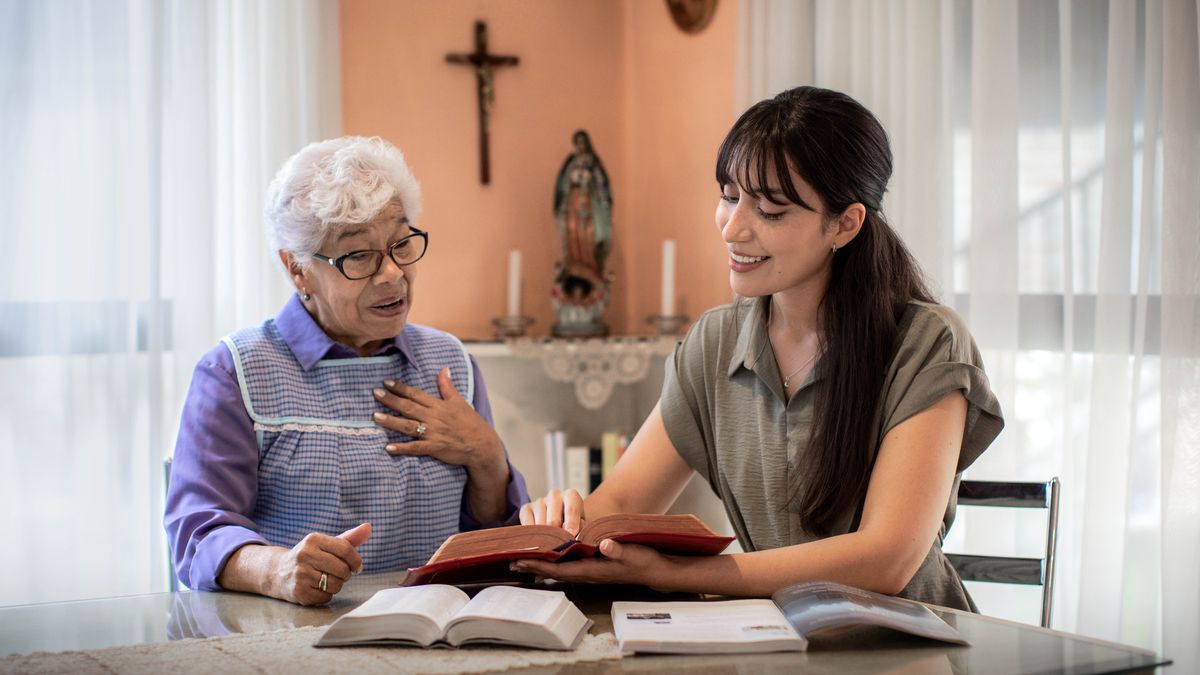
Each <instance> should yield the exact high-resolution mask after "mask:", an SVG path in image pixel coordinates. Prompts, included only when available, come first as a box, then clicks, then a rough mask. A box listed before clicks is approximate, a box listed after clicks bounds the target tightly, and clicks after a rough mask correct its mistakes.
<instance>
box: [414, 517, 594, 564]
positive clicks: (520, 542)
mask: <svg viewBox="0 0 1200 675" xmlns="http://www.w3.org/2000/svg"><path fill="white" fill-rule="evenodd" d="M570 539H571V535H569V534H567V531H566V530H564V529H562V528H561V527H553V526H551V525H510V526H508V527H494V528H489V529H485V530H472V531H470V532H460V533H458V534H455V535H452V536H450V537H449V538H448V539H446V541H445V542H443V543H442V545H441V546H440V547H439V548H438V550H437V551H436V552H435V553H434V554H433V556H432V557H431V558H430V559H429V563H427V564H433V563H438V562H442V561H445V560H454V559H456V558H470V557H475V556H481V555H489V554H497V553H507V552H519V551H553V550H554V549H555V548H557V547H558V546H560V545H562V544H563V543H564V542H567V541H570Z"/></svg>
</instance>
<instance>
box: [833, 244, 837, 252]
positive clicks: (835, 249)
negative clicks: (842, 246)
mask: <svg viewBox="0 0 1200 675" xmlns="http://www.w3.org/2000/svg"><path fill="white" fill-rule="evenodd" d="M832 248H833V252H834V253H837V250H838V245H837V244H834V245H833V247H832Z"/></svg>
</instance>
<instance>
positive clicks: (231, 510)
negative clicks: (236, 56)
mask: <svg viewBox="0 0 1200 675" xmlns="http://www.w3.org/2000/svg"><path fill="white" fill-rule="evenodd" d="M420 212H421V194H420V190H419V188H418V185H417V182H416V180H414V179H413V176H412V174H411V173H410V172H409V169H408V166H407V165H406V164H405V161H404V157H403V155H402V154H401V153H400V151H399V150H397V149H396V148H395V147H393V146H391V145H390V144H388V143H387V142H385V141H383V140H381V139H379V138H361V137H346V138H339V139H335V140H330V141H324V142H321V143H314V144H312V145H309V146H308V147H306V148H304V149H303V150H301V151H300V152H299V153H297V154H296V155H295V156H294V157H292V158H291V159H289V160H288V161H287V162H286V163H285V164H284V166H283V168H282V169H281V170H280V172H279V174H278V175H277V176H276V177H275V180H274V182H273V183H272V184H271V188H270V191H269V195H268V204H267V210H266V218H267V221H268V224H269V229H270V233H271V236H272V239H273V243H274V246H275V248H277V249H278V251H279V259H280V261H282V263H283V266H284V269H285V270H286V271H287V274H288V276H289V277H290V278H291V280H292V282H293V283H294V284H295V286H296V290H297V294H296V295H294V296H293V297H292V298H291V299H290V300H289V301H288V302H287V304H286V305H284V307H283V309H282V310H281V311H280V312H279V315H278V316H276V317H275V318H274V319H270V320H268V321H266V322H264V323H263V324H262V325H260V326H255V327H253V328H247V329H244V330H240V331H236V332H234V333H233V334H232V335H229V336H228V337H226V338H224V339H223V340H222V341H221V343H220V344H218V345H217V346H216V347H215V348H213V349H212V351H210V352H208V353H207V354H206V355H205V356H204V357H203V358H202V359H201V360H200V363H199V364H198V365H197V366H196V370H195V374H194V375H193V378H192V384H191V389H190V390H189V392H188V396H187V401H186V402H185V404H184V409H183V418H182V421H181V424H180V429H179V438H178V440H177V442H176V446H175V458H174V462H173V469H172V476H171V485H170V490H169V494H168V496H167V507H166V515H165V518H164V522H165V525H166V529H167V534H168V536H169V538H170V542H171V548H172V551H173V554H174V563H175V569H176V571H177V573H178V575H179V578H180V580H182V581H183V583H185V584H187V585H188V586H189V587H190V588H193V589H199V590H220V589H226V590H237V591H247V592H252V593H260V594H263V595H268V596H272V597H276V598H281V599H284V600H289V601H292V602H296V603H300V604H304V605H310V604H320V603H324V602H328V601H329V600H330V599H331V598H332V597H333V595H334V594H336V593H337V592H338V591H339V590H340V589H341V587H342V584H343V583H345V581H346V580H347V579H349V578H350V575H351V574H352V573H356V572H360V571H366V572H383V571H389V570H399V569H403V568H406V567H409V566H414V565H420V564H422V563H424V562H425V561H426V560H427V559H428V558H429V556H430V555H431V554H432V553H433V552H434V550H435V549H436V548H437V547H438V546H439V545H440V544H441V543H442V541H443V540H445V538H446V537H448V536H449V535H451V534H454V533H455V532H458V531H459V530H460V529H472V528H478V527H481V526H485V527H486V526H492V525H498V524H501V523H503V522H513V521H515V520H516V517H517V509H518V508H519V507H520V505H521V504H522V503H524V502H525V501H528V498H527V494H526V490H525V484H524V479H523V478H522V477H521V475H520V474H519V473H518V472H517V471H516V470H515V469H514V468H513V467H512V466H511V465H510V464H509V463H508V460H507V457H506V454H505V450H504V446H503V444H502V443H501V441H500V438H499V436H498V435H497V434H496V432H495V430H493V429H492V426H491V424H492V419H491V408H490V406H489V404H488V398H487V392H486V390H485V388H484V384H483V378H482V377H481V375H480V374H479V369H478V368H477V367H476V364H475V360H474V359H473V358H472V357H471V356H470V355H468V354H467V353H466V351H465V350H464V349H463V346H462V343H461V342H459V341H458V339H457V338H455V337H454V336H452V335H449V334H447V333H443V332H442V331H439V330H435V329H433V328H428V327H425V326H417V325H413V324H409V323H408V322H407V318H408V312H409V309H410V308H411V307H412V303H413V300H414V298H415V297H416V296H415V295H414V291H415V288H416V284H415V282H416V279H417V276H418V274H417V271H418V264H417V263H418V261H419V260H421V257H422V256H424V255H425V250H426V248H427V246H428V241H429V235H428V234H427V233H426V232H424V231H422V230H420V229H418V228H417V226H416V225H417V218H418V216H419V215H420ZM394 413H399V414H398V415H397V414H394Z"/></svg>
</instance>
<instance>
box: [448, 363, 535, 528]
mask: <svg viewBox="0 0 1200 675" xmlns="http://www.w3.org/2000/svg"><path fill="white" fill-rule="evenodd" d="M470 358H471V372H473V373H474V378H475V397H474V399H472V401H471V405H473V406H474V407H475V412H477V413H479V416H480V417H482V418H483V421H485V422H487V423H488V426H490V427H493V428H495V426H496V424H495V420H494V419H493V418H492V404H491V402H490V401H489V400H488V394H487V386H486V385H485V384H484V382H483V373H481V372H480V370H479V363H478V362H476V361H475V357H474V356H472V357H470ZM504 456H505V460H506V461H507V463H508V488H507V490H506V492H505V502H506V504H505V507H504V518H502V519H500V520H493V521H490V522H486V523H481V522H479V521H478V520H477V519H476V518H475V515H474V514H473V513H471V506H470V500H469V499H468V498H467V491H466V490H463V500H462V515H461V516H460V519H459V521H460V522H459V527H460V528H461V529H462V530H464V531H466V530H479V529H483V528H488V527H500V526H502V525H516V524H517V522H518V521H519V519H520V515H521V506H522V505H524V504H526V503H527V502H529V489H528V488H527V487H526V486H525V476H523V475H521V472H520V471H518V470H517V467H515V466H513V464H512V461H511V460H508V448H505V449H504Z"/></svg>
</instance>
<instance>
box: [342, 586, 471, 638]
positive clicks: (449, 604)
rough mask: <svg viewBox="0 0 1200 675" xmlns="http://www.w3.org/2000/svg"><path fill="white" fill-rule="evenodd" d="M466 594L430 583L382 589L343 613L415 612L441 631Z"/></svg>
mask: <svg viewBox="0 0 1200 675" xmlns="http://www.w3.org/2000/svg"><path fill="white" fill-rule="evenodd" d="M470 599H471V598H470V596H468V595H467V594H466V593H463V592H462V591H461V590H459V589H457V588H455V587H453V586H442V585H436V584H435V585H430V586H413V587H409V588H385V589H383V590H382V591H379V592H378V593H376V594H375V595H372V596H371V597H370V599H368V600H367V601H366V602H364V603H363V604H361V605H359V606H358V607H357V608H355V609H354V610H353V611H351V612H349V613H348V614H346V617H349V618H364V619H365V618H370V617H377V616H387V615H392V614H417V615H420V616H423V617H425V618H427V619H429V620H430V621H432V622H433V623H435V624H437V626H438V628H439V629H440V630H442V631H444V630H445V629H446V624H448V623H450V620H451V619H453V618H454V615H455V614H457V613H458V611H459V610H460V609H462V608H463V607H464V606H465V605H466V604H467V603H468V601H470Z"/></svg>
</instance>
